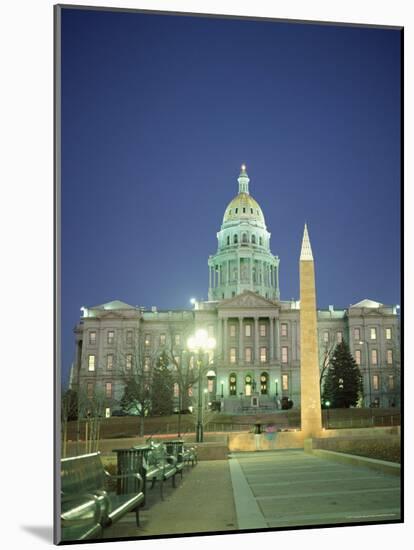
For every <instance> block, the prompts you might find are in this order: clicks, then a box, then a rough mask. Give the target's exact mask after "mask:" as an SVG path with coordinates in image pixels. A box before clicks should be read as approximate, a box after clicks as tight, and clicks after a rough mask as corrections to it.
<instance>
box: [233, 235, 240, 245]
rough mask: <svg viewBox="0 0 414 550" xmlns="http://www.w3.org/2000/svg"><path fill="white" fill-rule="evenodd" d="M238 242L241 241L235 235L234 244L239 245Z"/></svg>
mask: <svg viewBox="0 0 414 550" xmlns="http://www.w3.org/2000/svg"><path fill="white" fill-rule="evenodd" d="M238 240H239V239H238V237H237V235H234V238H233V242H234V244H237V243H238Z"/></svg>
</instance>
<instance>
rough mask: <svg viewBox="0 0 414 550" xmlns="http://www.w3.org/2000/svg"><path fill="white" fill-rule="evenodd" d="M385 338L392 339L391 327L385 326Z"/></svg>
mask: <svg viewBox="0 0 414 550" xmlns="http://www.w3.org/2000/svg"><path fill="white" fill-rule="evenodd" d="M385 338H386V339H387V340H391V339H392V329H391V328H386V329H385Z"/></svg>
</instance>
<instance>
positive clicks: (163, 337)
mask: <svg viewBox="0 0 414 550" xmlns="http://www.w3.org/2000/svg"><path fill="white" fill-rule="evenodd" d="M160 346H165V334H164V333H162V334H160Z"/></svg>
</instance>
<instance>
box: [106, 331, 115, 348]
mask: <svg viewBox="0 0 414 550" xmlns="http://www.w3.org/2000/svg"><path fill="white" fill-rule="evenodd" d="M114 340H115V332H114V331H113V330H108V335H107V342H108V344H109V345H110V346H111V345H112V344H113V343H114Z"/></svg>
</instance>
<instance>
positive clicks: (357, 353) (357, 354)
mask: <svg viewBox="0 0 414 550" xmlns="http://www.w3.org/2000/svg"><path fill="white" fill-rule="evenodd" d="M355 363H356V364H357V365H360V364H361V350H360V349H356V350H355Z"/></svg>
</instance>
